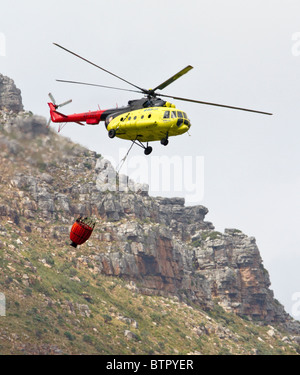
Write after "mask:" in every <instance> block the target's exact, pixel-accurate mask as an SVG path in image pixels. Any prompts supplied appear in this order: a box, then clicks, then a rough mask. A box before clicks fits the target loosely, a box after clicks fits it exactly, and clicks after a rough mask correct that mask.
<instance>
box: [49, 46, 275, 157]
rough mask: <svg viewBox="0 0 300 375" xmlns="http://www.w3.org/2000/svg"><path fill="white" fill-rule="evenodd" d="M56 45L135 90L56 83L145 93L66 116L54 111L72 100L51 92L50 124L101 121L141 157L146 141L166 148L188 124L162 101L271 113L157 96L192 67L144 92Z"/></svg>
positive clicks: (111, 134) (146, 149)
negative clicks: (58, 99) (60, 99)
mask: <svg viewBox="0 0 300 375" xmlns="http://www.w3.org/2000/svg"><path fill="white" fill-rule="evenodd" d="M53 44H54V45H55V46H57V47H59V48H61V49H63V50H65V51H66V52H68V53H70V54H72V55H74V56H76V57H78V58H80V59H82V60H83V61H85V62H87V63H89V64H91V65H93V66H95V67H96V68H98V69H101V70H102V71H104V72H106V73H108V74H110V75H112V76H114V77H116V78H118V79H119V80H121V81H123V82H125V83H127V84H129V85H130V86H132V87H134V89H124V88H119V87H112V86H105V85H100V84H94V83H87V82H79V81H69V80H61V79H57V80H56V81H58V82H64V83H70V84H78V85H87V86H96V87H102V88H109V89H115V90H122V91H129V92H135V93H140V94H144V97H143V98H141V99H136V100H130V101H128V105H127V106H124V107H121V108H110V109H105V110H101V109H99V110H96V111H89V112H84V113H77V114H76V113H75V114H72V115H65V114H63V113H61V112H59V111H58V110H57V109H58V108H59V107H62V106H64V105H66V104H68V103H70V102H71V101H72V100H68V101H66V102H64V103H61V104H56V102H55V99H54V97H53V95H52V94H51V93H49V97H50V99H51V102H49V103H48V105H49V107H50V119H49V122H48V126H49V125H50V122H51V121H52V122H54V123H64V124H66V123H68V122H75V123H77V124H79V125H83V126H84V125H85V124H84V123H86V124H87V125H97V124H99V122H100V121H104V123H105V127H106V129H107V131H108V136H109V138H114V137H118V138H121V139H126V140H129V141H131V142H132V145H133V144H136V145H138V146H140V147H142V148H143V149H144V154H145V155H149V154H150V153H151V152H152V147H151V146H149V142H153V141H160V143H161V144H162V145H164V146H167V145H168V143H169V137H173V136H177V135H181V134H184V133H186V132H187V131H188V130H189V129H190V127H191V122H190V119H189V118H188V116H187V114H186V112H185V111H183V110H180V109H178V108H176V106H175V105H174V104H173V103H171V102H169V101H166V100H163V99H161V97H163V98H168V99H169V98H171V99H175V100H180V101H186V102H192V103H198V104H206V105H212V106H217V107H224V108H230V109H236V110H241V111H248V112H255V113H260V114H264V115H272V113H268V112H262V111H257V110H253V109H247V108H241V107H233V106H229V105H224V104H217V103H210V102H204V101H200V100H195V99H187V98H182V97H178V96H171V95H166V94H161V93H157V90H162V89H164V88H166V87H167V86H169V85H170V84H171V83H173V82H174V81H176V80H177V79H178V78H180V77H182V76H183V75H184V74H186V73H188V72H189V71H190V70H191V69H193V67H192V66H191V65H188V66H186V67H185V68H183V69H182V70H180V71H179V72H178V73H176V74H174V75H173V76H171V77H170V78H168V79H167V80H166V81H164V82H163V83H161V84H159V85H158V86H156V87H155V88H154V89H148V90H147V89H144V88H142V87H139V86H137V85H135V84H133V83H131V82H129V81H127V80H126V79H124V78H122V77H120V76H118V75H116V74H114V73H112V72H110V71H108V70H107V69H104V68H103V67H101V66H99V65H97V64H95V63H94V62H92V61H90V60H87V59H86V58H84V57H82V56H80V55H78V54H77V53H75V52H72V51H70V50H69V49H67V48H65V47H63V46H61V45H59V44H57V43H53Z"/></svg>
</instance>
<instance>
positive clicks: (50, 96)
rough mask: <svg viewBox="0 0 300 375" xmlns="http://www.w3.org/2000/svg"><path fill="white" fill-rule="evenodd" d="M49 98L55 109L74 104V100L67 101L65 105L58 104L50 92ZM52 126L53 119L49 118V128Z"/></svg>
mask: <svg viewBox="0 0 300 375" xmlns="http://www.w3.org/2000/svg"><path fill="white" fill-rule="evenodd" d="M48 96H49V98H50V100H51V103H52V104H53V105H54V107H55V109H57V108H60V107H63V106H64V105H67V104H70V103H71V102H72V99H69V100H67V101H65V102H63V103H60V104H56V100H55V98H54V96H53V95H52V94H51V92H49V94H48ZM50 124H51V117H50V118H49V120H48V122H47V128H48V127H49V126H50Z"/></svg>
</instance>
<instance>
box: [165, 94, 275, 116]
mask: <svg viewBox="0 0 300 375" xmlns="http://www.w3.org/2000/svg"><path fill="white" fill-rule="evenodd" d="M158 96H164V97H166V98H172V99H176V100H183V101H185V102H192V103H199V104H207V105H214V106H216V107H224V108H230V109H238V110H239V111H248V112H255V113H261V114H263V115H273V113H269V112H262V111H256V110H254V109H248V108H241V107H233V106H231V105H225V104H217V103H210V102H202V101H200V100H195V99H187V98H180V97H178V96H170V95H163V94H158Z"/></svg>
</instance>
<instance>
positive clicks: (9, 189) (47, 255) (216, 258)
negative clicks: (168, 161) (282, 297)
mask: <svg viewBox="0 0 300 375" xmlns="http://www.w3.org/2000/svg"><path fill="white" fill-rule="evenodd" d="M0 81H1V82H7V80H4V79H2V80H1V79H0ZM1 87H3V86H0V89H1ZM14 88H15V86H14V85H13V84H12V83H11V82H10V84H9V90H12V91H14ZM6 91H7V90H6ZM6 91H5V90H4V92H6ZM2 92H3V90H2ZM3 97H6V95H3V94H2V95H0V130H1V132H0V146H1V152H0V167H1V172H2V173H1V177H0V184H1V192H0V224H1V226H0V251H1V256H2V259H3V262H4V267H3V270H5V272H3V274H2V276H1V288H4V293H5V295H6V294H8V295H10V297H11V298H12V299H15V301H14V302H15V303H16V302H17V305H18V304H19V305H20V304H21V303H22V304H24V303H25V300H26V299H27V300H32V301H33V300H36V298H37V297H38V296H39V295H40V297H41V298H42V300H43V301H44V302H43V303H46V305H47V306H50V307H51V308H52V309H54V308H55V306H56V307H57V309H58V310H61V309H62V311H65V310H66V311H67V312H68V314H69V315H71V317H72V316H73V315H74V317H76V316H77V315H78V316H81V317H83V318H85V319H91V318H90V317H91V315H94V314H96V313H95V311H93V312H92V310H93V301H94V300H95V301H97V300H98V297H97V293H98V292H97V288H95V285H94V284H93V283H97V280H98V278H99V280H100V279H101V280H102V281H103V283H104V284H105V285H107V289H108V290H109V288H110V287H109V285H112V284H110V281H109V280H112V281H111V283H113V284H114V288H112V289H111V290H118V293H121V290H122V293H123V292H124V288H125V289H126V290H127V292H124V293H132V295H134V296H135V298H137V299H138V298H140V297H143V298H144V301H145V299H147V301H148V304H150V302H149V301H152V299H153V298H154V299H157V301H158V300H159V301H161V303H162V304H164V305H170V306H171V305H172V304H173V305H175V306H177V307H178V306H184V309H186V310H187V311H189V307H188V306H190V307H192V309H193V311H194V310H195V311H197V313H198V312H199V314H200V315H201V314H202V315H201V316H205V317H207V316H208V315H207V314H212V316H213V315H214V314H215V316H218V317H220V315H222V314H221V313H220V311H223V313H224V316H226V319H227V320H228V321H230V319H232V320H233V321H234V322H235V319H241V320H237V321H238V322H239V324H242V323H241V321H243V319H244V321H245V322H247V323H245V324H246V325H247V324H258V325H260V326H262V327H266V326H271V328H269V329H268V331H272V332H273V331H274V334H273V333H270V332H269V334H267V333H266V332H265V334H266V337H267V338H268V337H270V338H271V339H274V338H275V336H278V337H277V338H279V337H280V338H281V339H282V340H281V342H282V345H283V346H286V347H287V348H288V349H285V350H290V351H292V348H294V349H293V350H295V348H297V345H298V341H297V340H298V335H299V334H300V323H299V322H297V321H295V320H294V319H292V318H291V317H290V316H289V315H288V314H287V313H286V312H285V310H284V307H283V306H282V305H281V304H280V303H279V302H278V301H276V300H275V299H274V296H273V292H272V291H271V290H270V288H269V287H270V279H269V274H268V272H267V270H266V269H265V268H264V266H263V262H262V259H261V256H260V252H259V249H258V247H257V245H256V241H255V238H254V237H248V236H247V235H245V234H244V233H242V232H241V231H240V230H238V229H225V231H224V233H220V232H217V231H216V230H215V228H214V226H213V224H212V223H210V222H207V221H205V216H206V215H207V213H208V209H207V208H206V207H204V206H201V205H198V206H185V205H184V199H183V198H163V197H151V196H149V194H148V191H147V188H146V187H145V186H142V185H141V184H137V183H135V182H134V181H132V180H130V179H128V178H127V177H126V176H123V175H121V176H119V177H120V178H119V180H118V181H117V185H116V186H117V187H118V188H119V190H117V191H111V190H113V189H111V186H110V181H109V179H108V176H109V175H110V174H111V173H115V171H114V169H113V167H112V165H111V163H110V162H109V161H107V160H105V159H104V158H102V156H101V155H99V154H97V153H96V152H94V151H90V150H88V149H86V148H84V147H83V146H80V145H77V144H74V143H73V142H71V141H70V140H69V139H66V138H64V137H62V136H60V135H58V134H56V133H55V132H54V131H52V130H51V129H48V128H46V120H45V119H44V118H43V117H41V116H37V115H33V114H31V113H30V112H26V111H23V106H22V100H21V95H20V92H19V91H18V89H16V88H15V91H14V95H12V97H13V98H14V100H13V104H12V105H11V106H10V105H9V103H8V102H7V100H4V103H3V99H1V98H3ZM16 98H19V99H16ZM18 100H19V103H18ZM20 108H21V109H20ZM79 214H82V215H85V216H90V215H92V216H94V217H95V218H96V219H97V224H96V228H95V230H94V232H93V234H92V236H91V238H90V239H89V240H88V242H87V243H85V244H84V245H82V246H78V250H76V251H74V249H73V250H72V249H70V246H69V231H70V225H71V224H72V222H73V221H74V219H75V218H76V217H77V216H78V215H79ZM14 254H15V255H14ZM14 256H15V257H16V258H15V259H14ZM15 263H16V264H15ZM81 273H82V274H81ZM54 274H56V275H57V277H58V278H61V280H65V282H66V285H67V286H64V283H63V282H62V281H61V282H60V283H58V284H56V282H55V285H52V284H53V283H54V281H53V279H52V278H53V277H54ZM66 277H67V279H66ZM50 280H51V282H50ZM66 280H67V281H66ZM69 283H71V284H69ZM74 283H75V284H74ZM73 284H74V285H76V287H75V286H74V285H73ZM78 284H79V285H80V290H81V292H80V293H79V295H78V294H76V293H75V292H74V291H73V289H74V290H76V288H77V287H78ZM85 284H87V285H86V288H88V289H89V292H85V291H84V287H83V285H85ZM71 285H72V286H71ZM121 285H122V287H121ZM68 288H70V291H69V295H70V296H71V297H72V298H70V299H69V301H68V300H67V299H66V296H67V295H68V292H65V291H64V289H66V290H67V289H68ZM118 288H119V289H120V290H119V289H118ZM12 290H16V291H17V292H16V294H17V295H19V296H22V297H20V298H21V299H20V301H21V302H20V301H19V300H18V298H17V299H16V298H15V297H12V295H11V294H10V293H11V291H12ZM0 291H1V290H0ZM26 293H28V295H27V296H26ZM65 293H66V294H65ZM137 296H138V297H137ZM131 299H133V297H131ZM7 300H9V299H7ZM103 301H104V302H106V304H108V303H109V304H111V307H110V310H111V311H109V310H107V309H104V310H105V311H106V314H104V315H105V317H103V314H102V315H101V319H102V320H103V319H104V322H105V321H106V323H107V325H108V326H109V324H112V323H111V321H113V322H114V324H115V323H116V322H115V321H116V320H118V321H119V320H120V321H122V322H124V321H125V323H126V324H127V325H128V328H130V329H128V330H129V331H130V332H131V333H132V335H131V338H128V337H127V336H125V337H126V340H131V341H130V342H131V344H130V347H131V349H130V350H131V351H132V350H134V347H135V346H134V345H132V343H136V342H139V341H141V342H143V341H144V339H143V338H142V337H141V334H140V333H138V328H137V327H134V329H135V331H134V329H133V328H132V324H133V325H134V324H135V323H133V322H132V321H135V322H137V320H136V319H134V318H133V317H132V316H131V317H129V318H128V317H126V316H125V317H124V316H123V315H122V314H121V312H120V311H119V312H118V313H116V311H115V310H116V308H117V309H118V304H120V303H121V302H120V301H117V300H115V301H114V303H112V302H111V301H110V302H108V301H107V300H104V299H102V302H103ZM155 301H156V300H155ZM170 301H173V302H170ZM102 302H101V303H102ZM175 302H176V304H175ZM31 303H32V302H29V305H31ZM35 303H36V301H35ZM177 304H178V305H177ZM17 305H15V306H14V309H16V306H17ZM38 305H39V304H38ZM11 306H12V305H11V304H10V307H11ZM62 306H65V307H62ZM102 306H105V303H103V305H102ZM148 307H149V306H148ZM148 307H147V308H148ZM137 308H140V309H145V308H146V307H145V306H141V305H140V304H138V306H137ZM32 309H33V310H32ZM41 309H42V308H41ZM168 309H169V306H167V307H165V310H168ZM218 309H221V310H218ZM37 310H38V308H37ZM7 311H9V308H7ZM28 311H31V313H28V316H29V317H31V316H33V317H34V318H35V319H36V318H37V316H39V314H38V312H37V311H35V308H34V305H33V306H32V308H31V310H28ZM28 311H27V312H28ZM32 311H33V312H32ZM130 311H131V310H130ZM137 311H139V310H137ZM216 311H217V312H218V313H216ZM51 313H53V314H55V311H52V310H51ZM173 313H174V314H175V312H172V314H173ZM14 314H20V312H14ZM30 314H31V315H30ZM118 314H120V315H118ZM135 314H136V313H134V312H133V311H131V315H135ZM151 314H152V315H153V317H152V320H153V321H154V323H155V322H156V324H157V325H161V322H162V320H163V319H164V317H165V316H164V314H162V315H159V314H158V315H155V314H154V312H152V313H151ZM170 314H171V313H170ZM60 315H61V314H60ZM120 316H121V317H122V316H123V318H121V319H119V318H118V317H120ZM229 317H232V318H229ZM235 317H236V318H235ZM6 318H7V317H6ZM139 318H140V319H141V320H142V317H140V316H139ZM154 318H155V319H154ZM2 319H3V318H2ZM57 319H58V318H57ZM68 319H70V318H69V316H68V317H67V320H68ZM122 319H123V320H122ZM124 319H125V320H124ZM126 319H127V320H126ZM128 319H129V320H128ZM205 319H206V318H205ZM211 319H212V318H211ZM222 319H223V318H222ZM224 319H225V318H224ZM224 319H223V323H224ZM226 319H225V321H226ZM21 320H22V319H21ZM57 321H59V319H58V320H57ZM22 322H23V320H22ZM208 322H209V320H207V321H206V325H207V324H208ZM46 323H47V322H43V324H45V326H47V324H46ZM0 324H1V320H0ZM62 324H63V323H62ZM118 324H119V323H118ZM170 324H171V323H170V322H169V325H170ZM232 324H233V323H232ZM235 324H237V323H236V322H235ZM212 325H213V326H214V328H211V332H210V333H209V331H210V330H209V329H206V330H205V329H203V330H201V329H200V328H199V327H198V328H199V330H200V331H201V333H200V336H201V337H205V335H207V337H208V336H209V335H210V334H211V335H212V334H217V336H218V335H219V336H220V335H221V336H222V335H223V336H224V337H225V338H228V339H229V336H230V335H229V334H226V333H224V332H223V331H222V329H223V328H224V329H225V330H226V325H225V326H224V327H223V328H222V329H221V328H220V329H219V331H220V330H221V331H222V332H223V334H222V333H220V332H221V331H220V332H219V331H218V329H217V328H216V327H217V325H216V327H215V322H214V324H212ZM75 326H76V325H75ZM275 326H276V328H275ZM0 327H1V326H0ZM94 328H95V327H94ZM108 328H109V327H108ZM44 329H46V330H48V331H49V329H50V328H49V327H48V328H44ZM114 329H116V328H115V326H114ZM57 330H59V329H58V328H57ZM96 330H99V328H96ZM128 330H127V331H128ZM278 330H283V331H285V332H286V334H287V335H288V336H283V334H279V333H277V332H279V331H278ZM194 331H195V330H194ZM194 331H193V332H194ZM200 331H199V332H200ZM206 331H207V332H206ZM1 332H2V331H1V330H0V334H1ZM65 332H69V334H70V335H71V336H70V335H68V334H66V335H65V337H64V338H63V339H64V340H62V339H61V338H60V340H62V341H64V344H63V345H64V346H65V347H66V348H67V347H68V349H67V351H70V350H71V351H72V348H71V347H70V345H69V346H68V344H70V343H72V342H74V340H72V339H70V337H71V338H72V335H73V336H74V337H76V334H75V333H71V331H70V330H69V331H65ZM72 332H73V331H72ZM93 332H95V331H93ZM199 332H198V333H199ZM275 332H276V333H275ZM103 334H104V333H103ZM105 334H108V333H107V332H106V333H105ZM127 334H128V335H129V336H130V334H129V333H127ZM35 335H37V334H36V333H35ZM116 335H117V336H118V335H119V334H116ZM134 335H135V336H134ZM4 336H5V334H4ZM38 336H40V337H38ZM43 336H44V333H43V332H40V333H38V335H37V336H36V339H37V340H38V341H40V340H41V338H42V337H43ZM68 336H69V337H68ZM219 336H218V337H219ZM198 337H199V335H198ZM284 337H288V338H286V340H285V341H284V340H283V338H284ZM139 339H142V340H139ZM219 339H220V338H219ZM60 340H58V339H57V340H54V341H55V342H61V341H60ZM86 340H88V338H86ZM187 340H189V339H187ZM220 340H222V339H220ZM95 341H96V339H94V338H93V339H91V345H92V343H95ZM185 341H186V340H185ZM265 341H267V340H265ZM97 342H98V341H97ZM15 345H16V344H15ZM24 345H25V344H24ZM42 345H43V344H42V343H40V346H39V348H40V349H36V351H37V352H39V353H40V352H43V350H45V352H47V351H49V352H51V353H52V352H53V354H60V353H61V351H62V349H57V351H58V353H56V352H55V350H56V349H55V348H59V346H58V345H57V344H55V345H54V347H55V348H54V349H53V348H52V349H51V348H50V349H49V347H48V346H46V347H45V348H44V349H43V348H42ZM97 345H98V347H100V346H101V345H100V343H99V342H98V344H97ZM124 345H125V344H124ZM168 345H169V346H170V343H168ZM228 345H229V344H228ZM270 345H272V344H270ZM8 346H9V345H8ZM16 346H18V345H16ZM50 346H51V345H50ZM94 346H95V345H94ZM164 346H166V343H165V344H164ZM33 347H34V345H31V349H26V345H25V347H23V349H22V345H21V346H20V348H21V349H20V348H19V346H18V350H21V351H22V350H23V351H24V352H27V351H28V352H30V351H33V352H34V351H35V350H34V349H32V348H33ZM116 347H118V346H116ZM120 347H123V346H122V345H120V346H119V347H118V348H120ZM187 347H189V348H190V346H189V345H187ZM230 348H231V349H230V350H231V351H232V350H233V351H234V349H232V348H233V346H232V347H230ZM173 349H174V348H173ZM252 349H254V347H252V348H251V349H249V352H251V350H252ZM80 350H82V349H80ZM101 350H104V349H103V348H102V346H101ZM101 350H100V352H101ZM111 350H112V349H111ZM122 350H125V349H122ZM147 350H148V352H149V351H150V352H151V350H154V349H151V348H148V349H147ZM176 350H178V349H176ZM207 350H208V349H207ZM228 350H229V349H228ZM230 350H229V351H230ZM241 350H242V349H241ZM125 351H126V350H125ZM154 351H155V352H159V351H158V347H157V345H156V350H154ZM194 351H197V350H196V349H195V348H194ZM194 351H193V350H191V351H190V352H191V353H193V352H194ZM201 351H202V352H203V345H202V349H201V350H200V351H199V352H201ZM104 352H105V351H104ZM161 352H162V353H164V354H165V352H164V351H163V350H162V349H161ZM132 353H133V352H132ZM175 353H176V351H175ZM211 353H214V350H212V349H211ZM148 354H149V353H148ZM254 354H255V353H254Z"/></svg>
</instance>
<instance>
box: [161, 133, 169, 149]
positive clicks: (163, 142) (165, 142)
mask: <svg viewBox="0 0 300 375" xmlns="http://www.w3.org/2000/svg"><path fill="white" fill-rule="evenodd" d="M168 138H169V134H168V132H167V134H166V138H163V139H162V140H161V141H160V143H161V144H162V145H164V146H167V144H168V143H169V139H168Z"/></svg>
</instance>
